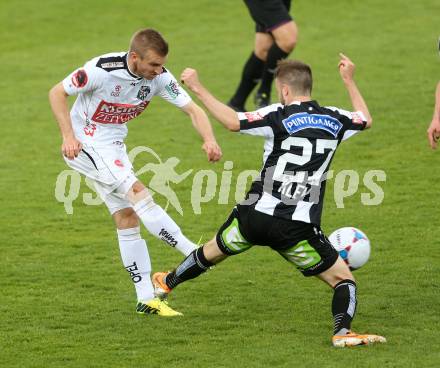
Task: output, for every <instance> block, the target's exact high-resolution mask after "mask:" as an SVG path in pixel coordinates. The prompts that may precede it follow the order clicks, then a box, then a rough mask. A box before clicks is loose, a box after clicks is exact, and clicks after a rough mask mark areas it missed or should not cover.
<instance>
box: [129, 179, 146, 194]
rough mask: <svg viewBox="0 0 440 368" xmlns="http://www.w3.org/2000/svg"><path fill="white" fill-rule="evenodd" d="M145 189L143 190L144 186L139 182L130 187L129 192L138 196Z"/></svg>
mask: <svg viewBox="0 0 440 368" xmlns="http://www.w3.org/2000/svg"><path fill="white" fill-rule="evenodd" d="M146 189H147V188H145V185H144V184H142V183H141V182H140V181H139V180H138V181H136V182H135V183H134V184H133V186H132V187H131V190H132V191H133V193H134V194H139V193H141V192H143V191H144V190H146Z"/></svg>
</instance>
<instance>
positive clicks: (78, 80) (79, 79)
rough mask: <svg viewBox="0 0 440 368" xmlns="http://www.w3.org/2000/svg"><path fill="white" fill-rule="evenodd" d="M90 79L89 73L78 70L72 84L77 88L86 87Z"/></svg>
mask: <svg viewBox="0 0 440 368" xmlns="http://www.w3.org/2000/svg"><path fill="white" fill-rule="evenodd" d="M88 80H89V78H88V77H87V73H86V71H85V70H84V69H80V70H78V71H77V72H76V73H75V74H74V75H72V83H73V85H74V86H75V87H76V88H82V87H84V86H85V85H86V84H87V82H88Z"/></svg>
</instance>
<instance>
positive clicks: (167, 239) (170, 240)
mask: <svg viewBox="0 0 440 368" xmlns="http://www.w3.org/2000/svg"><path fill="white" fill-rule="evenodd" d="M159 236H160V238H161V239H162V240H163V241H164V242H166V243H168V244H169V245H171V246H172V247H175V246H176V245H177V240H176V239H174V237H173V236H172V235H171V234H170V233H169V232H168V231H166V230H165V229H161V230H160V233H159Z"/></svg>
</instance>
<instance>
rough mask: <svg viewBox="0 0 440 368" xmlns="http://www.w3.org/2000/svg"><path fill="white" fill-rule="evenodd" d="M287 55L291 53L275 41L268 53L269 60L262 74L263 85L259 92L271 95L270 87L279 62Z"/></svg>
mask: <svg viewBox="0 0 440 368" xmlns="http://www.w3.org/2000/svg"><path fill="white" fill-rule="evenodd" d="M287 56H289V54H288V53H287V52H285V51H283V50H281V49H280V48H279V47H278V45H277V44H276V42H274V43H273V45H272V46H271V48H270V49H269V51H268V53H267V60H266V64H265V65H264V69H263V74H262V76H261V85H260V88H259V89H258V93H265V94H266V95H267V96H270V89H271V87H272V81H273V76H274V74H275V69H276V67H277V63H278V61H279V60H282V59H285V58H286V57H287Z"/></svg>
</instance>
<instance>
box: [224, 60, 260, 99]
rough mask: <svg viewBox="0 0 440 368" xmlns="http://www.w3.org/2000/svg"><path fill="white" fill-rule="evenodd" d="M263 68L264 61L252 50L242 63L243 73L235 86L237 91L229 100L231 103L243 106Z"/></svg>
mask: <svg viewBox="0 0 440 368" xmlns="http://www.w3.org/2000/svg"><path fill="white" fill-rule="evenodd" d="M263 68H264V61H263V60H261V59H259V58H258V57H257V56H256V55H255V54H254V52H252V54H251V56H250V57H249V59H248V60H247V62H246V64H245V65H244V68H243V73H242V75H241V81H240V84H239V86H238V88H237V91H236V92H235V94H234V96H232V98H231V100H230V103H231V104H232V105H234V106H237V107H244V104H245V102H246V99H247V98H248V96H249V95H250V93H251V92H252V90H253V89H254V87H255V86H256V85H257V83H258V81H259V80H260V78H261V74H262V73H263Z"/></svg>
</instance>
